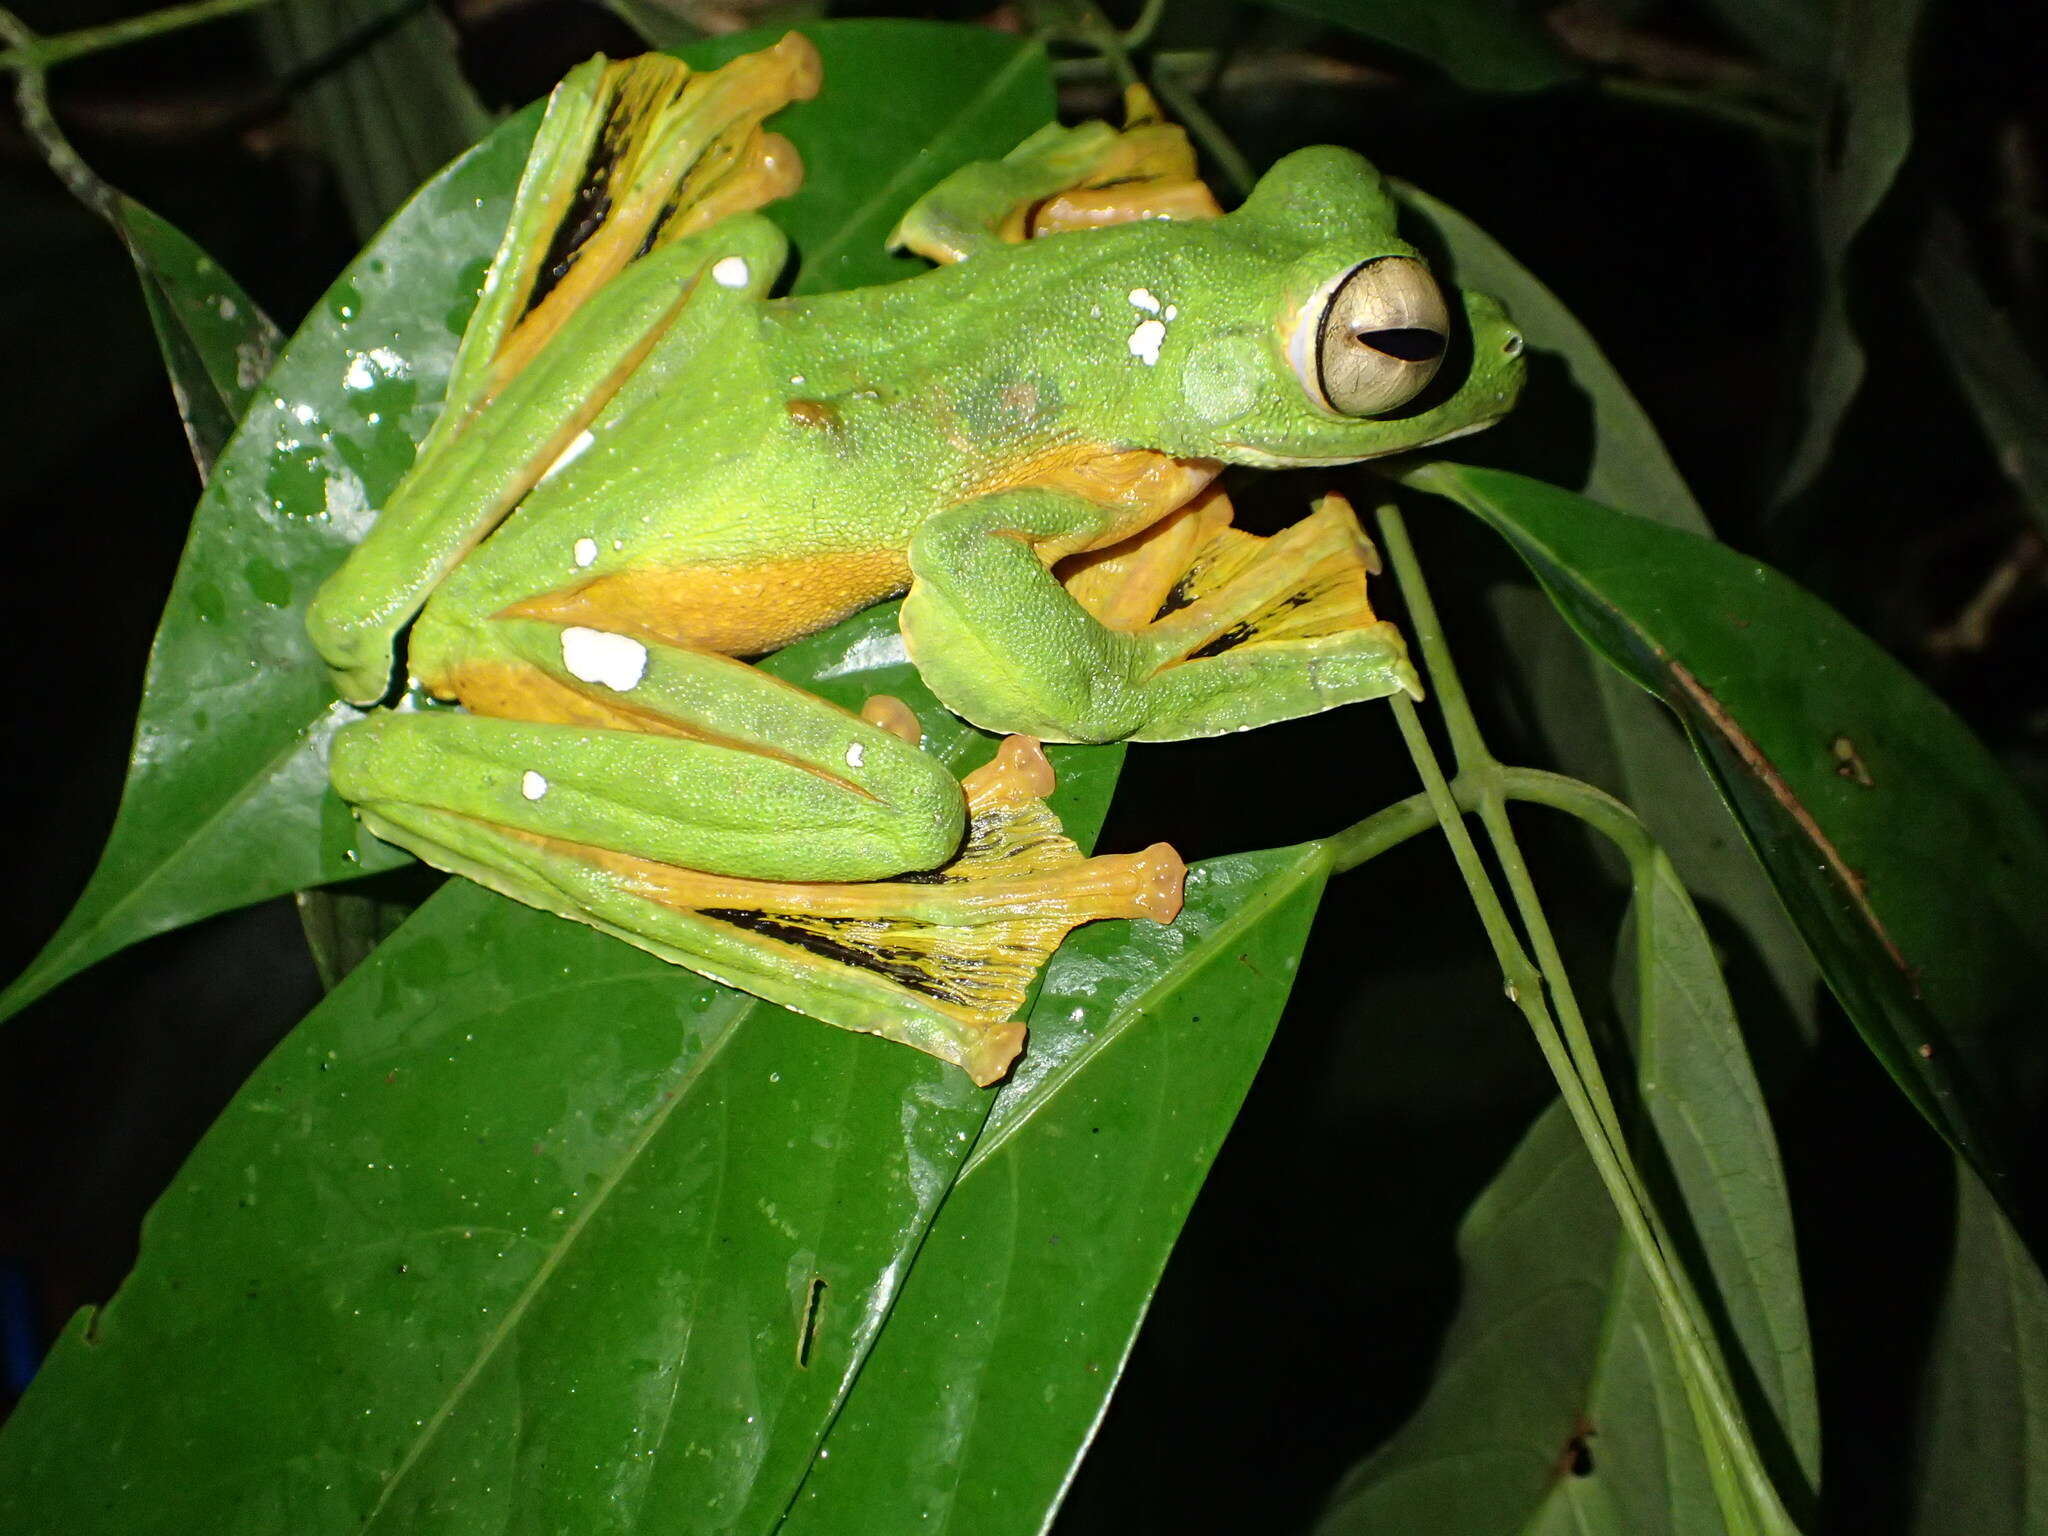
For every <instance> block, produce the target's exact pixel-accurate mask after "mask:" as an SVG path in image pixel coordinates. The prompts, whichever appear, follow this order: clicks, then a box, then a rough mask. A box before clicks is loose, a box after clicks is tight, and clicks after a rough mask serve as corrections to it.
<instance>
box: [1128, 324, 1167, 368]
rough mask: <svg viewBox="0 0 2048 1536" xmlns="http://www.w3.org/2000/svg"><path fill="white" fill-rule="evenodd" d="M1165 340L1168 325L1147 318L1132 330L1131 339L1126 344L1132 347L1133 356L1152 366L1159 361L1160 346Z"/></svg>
mask: <svg viewBox="0 0 2048 1536" xmlns="http://www.w3.org/2000/svg"><path fill="white" fill-rule="evenodd" d="M1165 340H1166V327H1165V326H1163V325H1161V324H1160V323H1159V322H1158V321H1157V320H1146V321H1142V322H1140V324H1139V326H1138V328H1137V329H1136V330H1135V331H1133V332H1131V339H1130V341H1129V342H1128V343H1126V345H1128V346H1129V347H1130V349H1131V356H1133V357H1135V358H1138V359H1139V360H1141V361H1142V362H1143V363H1144V364H1145V366H1146V367H1147V368H1150V367H1152V366H1153V365H1155V364H1156V363H1157V362H1158V361H1159V346H1160V343H1162V342H1163V341H1165Z"/></svg>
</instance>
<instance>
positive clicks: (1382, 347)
mask: <svg viewBox="0 0 2048 1536" xmlns="http://www.w3.org/2000/svg"><path fill="white" fill-rule="evenodd" d="M1351 339H1352V340H1353V341H1355V342H1357V343H1358V344H1359V345H1360V346H1361V347H1371V348H1372V349H1373V351H1375V352H1384V353H1386V355H1387V356H1388V357H1391V358H1396V359H1398V360H1399V361H1401V362H1404V363H1428V362H1434V361H1435V360H1436V359H1437V358H1439V357H1441V356H1443V352H1444V338H1443V337H1442V336H1441V335H1439V334H1438V333H1437V332H1435V331H1432V330H1427V329H1425V328H1424V327H1422V326H1418V325H1404V326H1399V327H1396V328H1393V329H1389V330H1382V331H1354V332H1353V333H1352V336H1351Z"/></svg>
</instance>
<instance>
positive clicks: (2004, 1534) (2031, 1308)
mask: <svg viewBox="0 0 2048 1536" xmlns="http://www.w3.org/2000/svg"><path fill="white" fill-rule="evenodd" d="M1918 1449H1919V1454H1918V1456H1917V1458H1916V1460H1917V1461H1918V1463H1919V1466H1918V1475H1917V1476H1916V1477H1915V1479H1914V1484H1913V1501H1914V1510H1913V1524H1912V1529H1913V1532H1914V1536H1948V1533H1949V1532H1951V1531H1968V1532H1969V1533H1970V1536H2028V1533H2031V1532H2037V1531H2041V1530H2048V1282H2044V1281H2043V1279H2042V1276H2041V1271H2040V1270H2039V1269H2038V1268H2037V1267H2036V1266H2035V1264H2034V1261H2033V1259H2032V1258H2031V1257H2029V1255H2028V1253H2027V1247H2026V1244H2025V1243H2024V1242H2022V1241H2021V1240H2020V1236H2019V1234H2018V1233H2017V1232H2015V1231H2014V1230H2013V1228H2012V1224H2011V1223H2010V1222H2009V1221H2007V1220H2006V1217H2005V1213H2004V1212H2003V1211H2001V1210H2000V1209H1999V1208H1998V1202H1997V1201H1996V1200H1994V1199H1993V1198H1992V1197H1991V1195H1990V1193H1989V1192H1988V1191H1987V1190H1986V1189H1985V1188H1984V1186H1983V1185H1982V1184H1981V1183H1980V1182H1978V1179H1977V1176H1976V1175H1975V1174H1974V1173H1973V1172H1971V1170H1970V1166H1969V1165H1968V1164H1967V1163H1965V1162H1963V1161H1961V1160H1960V1159H1958V1160H1957V1162H1956V1246H1955V1252H1954V1254H1953V1255H1952V1256H1951V1257H1950V1260H1949V1275H1948V1288H1947V1292H1946V1294H1945V1295H1944V1296H1943V1297H1942V1302H1941V1316H1940V1319H1939V1321H1938V1322H1937V1323H1936V1325H1935V1331H1934V1339H1933V1342H1932V1344H1931V1345H1930V1347H1929V1349H1928V1352H1927V1377H1926V1381H1925V1383H1924V1385H1923V1388H1922V1403H1921V1411H1920V1425H1919V1447H1918Z"/></svg>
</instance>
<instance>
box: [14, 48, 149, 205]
mask: <svg viewBox="0 0 2048 1536" xmlns="http://www.w3.org/2000/svg"><path fill="white" fill-rule="evenodd" d="M0 39H5V40H6V41H7V42H9V43H12V44H14V47H12V48H11V49H9V50H8V52H7V53H5V54H0V58H11V57H13V55H15V54H17V53H21V52H23V51H24V50H29V49H33V48H34V47H35V46H36V42H37V38H36V34H35V33H33V32H31V31H30V30H29V29H28V27H27V26H25V25H24V24H23V23H22V21H21V19H20V18H19V17H17V16H16V15H15V14H14V13H13V12H12V11H9V10H0ZM14 106H15V110H16V111H18V112H19V113H20V114H21V126H22V128H23V129H24V130H26V132H27V133H28V136H29V139H30V141H31V142H33V143H34V144H35V146H36V148H37V149H38V150H40V151H41V152H42V156H43V161H44V163H45V164H47V165H48V166H49V167H50V169H51V170H52V171H54V172H55V173H56V175H57V179H58V180H59V181H61V182H63V183H64V186H65V189H66V190H67V191H69V192H70V193H71V195H72V196H73V197H75V198H77V199H78V200H79V201H80V202H81V203H83V204H85V206H86V207H88V208H90V209H91V210H92V211H93V212H94V213H96V214H98V215H99V216H100V217H101V218H103V219H105V220H106V221H107V222H108V223H110V224H112V225H113V226H114V228H115V229H116V230H117V231H120V232H121V237H122V239H124V240H125V239H126V238H127V234H126V231H125V230H123V228H122V224H121V219H120V215H119V212H118V202H119V197H120V194H119V193H117V192H115V190H114V189H113V188H112V187H110V186H108V185H107V184H106V183H105V182H104V181H101V180H100V179H99V177H98V176H96V175H95V174H93V169H92V167H91V166H89V165H87V164H86V163H85V159H84V157H83V156H81V155H80V154H79V153H78V151H77V150H75V149H73V148H72V147H71V141H70V140H69V139H67V138H65V137H64V130H63V129H62V128H59V127H58V126H57V118H56V115H55V114H54V113H52V112H51V111H50V93H49V89H48V87H47V86H46V85H45V84H44V81H43V70H42V66H41V65H40V64H36V63H30V64H26V65H23V66H22V67H20V68H19V69H17V70H16V72H15V80H14Z"/></svg>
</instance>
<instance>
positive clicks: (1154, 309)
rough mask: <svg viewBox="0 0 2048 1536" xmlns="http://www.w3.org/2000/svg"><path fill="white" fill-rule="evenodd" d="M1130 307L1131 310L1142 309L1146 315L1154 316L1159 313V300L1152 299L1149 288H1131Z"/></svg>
mask: <svg viewBox="0 0 2048 1536" xmlns="http://www.w3.org/2000/svg"><path fill="white" fill-rule="evenodd" d="M1131 307H1132V308H1133V309H1142V310H1143V311H1145V313H1146V314H1148V315H1156V314H1158V313H1159V300H1158V299H1156V298H1154V297H1153V295H1152V290H1151V289H1150V288H1133V289H1132V290H1131Z"/></svg>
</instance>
